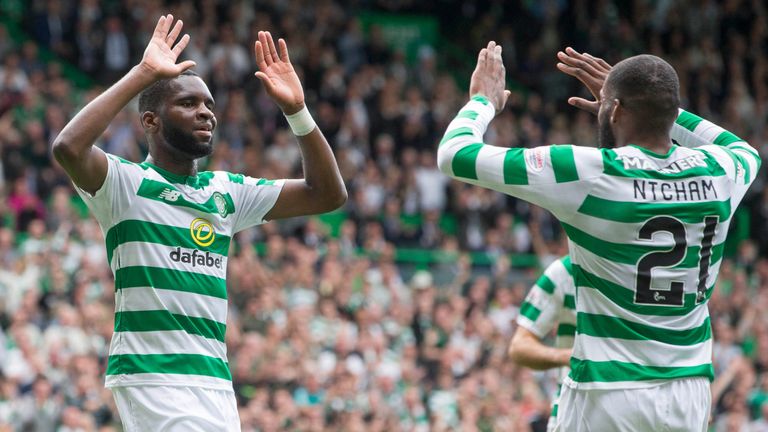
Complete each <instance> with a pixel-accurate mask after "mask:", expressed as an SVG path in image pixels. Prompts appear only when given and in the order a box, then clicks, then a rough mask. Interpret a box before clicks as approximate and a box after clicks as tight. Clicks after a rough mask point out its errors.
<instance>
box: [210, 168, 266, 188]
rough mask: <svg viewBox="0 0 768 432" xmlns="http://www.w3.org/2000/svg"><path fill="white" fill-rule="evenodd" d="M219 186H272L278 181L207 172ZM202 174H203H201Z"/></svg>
mask: <svg viewBox="0 0 768 432" xmlns="http://www.w3.org/2000/svg"><path fill="white" fill-rule="evenodd" d="M205 173H208V175H210V176H211V177H212V178H213V179H214V180H215V181H216V182H217V183H218V184H220V185H223V186H225V187H237V186H272V185H274V184H275V183H276V180H268V179H265V178H261V177H251V176H248V175H245V174H240V173H233V172H229V171H206V172H205ZM201 174H202V173H201Z"/></svg>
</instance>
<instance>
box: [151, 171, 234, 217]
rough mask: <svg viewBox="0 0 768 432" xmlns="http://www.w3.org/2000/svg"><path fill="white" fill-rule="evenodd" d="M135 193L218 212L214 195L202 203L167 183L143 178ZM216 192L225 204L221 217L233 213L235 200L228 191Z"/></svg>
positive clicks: (174, 203) (204, 211)
mask: <svg viewBox="0 0 768 432" xmlns="http://www.w3.org/2000/svg"><path fill="white" fill-rule="evenodd" d="M136 194H137V195H138V196H141V197H144V198H149V199H151V200H155V201H159V202H162V203H165V204H168V205H172V206H178V207H186V208H191V209H194V210H197V211H199V212H202V213H210V214H217V215H218V214H219V210H218V207H216V201H215V200H214V195H211V196H210V197H209V198H208V200H207V201H206V202H204V203H202V204H201V203H196V202H192V201H188V200H187V199H186V198H184V196H183V195H182V194H181V192H179V190H178V189H177V188H176V187H175V186H173V185H171V184H169V183H163V182H159V181H155V180H151V179H147V178H145V179H143V180H142V181H141V185H140V186H139V190H138V191H137V192H136ZM218 194H219V195H220V196H221V197H223V198H224V203H225V205H226V215H225V216H223V217H226V216H227V215H230V214H232V213H234V212H235V202H234V201H233V200H232V196H230V195H229V193H224V194H221V193H218Z"/></svg>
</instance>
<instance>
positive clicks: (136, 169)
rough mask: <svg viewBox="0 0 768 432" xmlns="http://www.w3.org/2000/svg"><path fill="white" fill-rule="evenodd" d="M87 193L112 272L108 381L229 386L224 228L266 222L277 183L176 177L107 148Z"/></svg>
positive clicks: (229, 231)
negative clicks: (94, 187)
mask: <svg viewBox="0 0 768 432" xmlns="http://www.w3.org/2000/svg"><path fill="white" fill-rule="evenodd" d="M107 159H108V165H109V168H108V171H107V178H106V180H105V181H104V184H103V185H102V187H101V189H99V191H98V192H96V194H95V195H93V196H91V195H90V194H88V193H86V192H84V191H82V190H79V189H78V193H79V194H80V196H82V197H83V199H84V200H85V202H86V203H87V204H88V207H89V208H90V209H91V211H92V212H93V214H94V215H95V217H96V219H97V221H98V222H99V225H100V226H101V228H102V230H103V231H104V236H105V238H106V246H107V257H108V259H109V264H110V266H111V268H112V272H113V273H114V275H115V330H114V335H113V336H112V343H111V346H110V350H109V360H108V366H107V373H106V375H107V377H106V386H107V387H116V386H127V385H132V386H133V385H178V386H199V387H206V388H212V389H223V390H232V377H231V374H230V371H229V364H228V362H227V349H226V345H225V341H224V334H225V330H226V322H227V287H226V273H227V254H228V252H229V244H230V239H231V238H232V235H233V234H234V233H236V232H238V231H241V230H243V229H245V228H248V227H250V226H253V225H258V224H261V223H264V222H265V221H264V215H265V214H266V213H267V212H268V211H269V210H270V209H271V208H272V206H273V205H274V204H275V201H277V197H278V195H279V194H280V190H281V189H282V185H283V182H282V181H271V180H264V179H255V178H250V177H245V176H243V175H240V174H231V173H227V172H219V171H217V172H202V173H199V174H198V175H197V176H179V175H175V174H172V173H169V172H167V171H165V170H163V169H161V168H158V167H156V166H154V165H151V164H149V163H146V162H145V163H141V164H136V163H132V162H128V161H125V160H123V159H121V158H118V157H116V156H113V155H107Z"/></svg>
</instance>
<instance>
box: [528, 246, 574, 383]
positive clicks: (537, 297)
mask: <svg viewBox="0 0 768 432" xmlns="http://www.w3.org/2000/svg"><path fill="white" fill-rule="evenodd" d="M571 271H572V270H571V257H569V256H567V255H566V256H564V257H562V258H560V259H558V260H556V261H554V262H553V263H552V264H550V265H549V267H547V268H546V270H544V273H543V274H542V275H541V276H540V277H539V279H538V280H536V283H535V284H534V285H533V286H532V287H531V290H530V291H528V295H527V296H526V297H525V300H524V301H523V304H522V306H520V315H518V317H517V324H518V325H519V326H521V327H523V328H525V329H526V330H528V331H530V332H531V333H533V334H534V335H536V336H537V337H538V338H539V339H544V338H545V337H547V335H548V334H549V333H550V332H551V331H552V330H553V329H554V328H555V325H557V336H556V337H555V347H557V348H571V347H573V338H574V336H575V334H576V286H575V285H574V283H573V276H572V275H571ZM560 372H561V373H560V378H559V380H558V382H562V379H563V378H564V377H565V376H566V375H568V368H567V367H563V368H561V370H560Z"/></svg>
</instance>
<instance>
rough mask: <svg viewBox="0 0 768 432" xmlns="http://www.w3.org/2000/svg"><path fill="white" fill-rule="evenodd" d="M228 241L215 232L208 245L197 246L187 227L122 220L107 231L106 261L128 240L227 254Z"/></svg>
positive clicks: (110, 260)
mask: <svg viewBox="0 0 768 432" xmlns="http://www.w3.org/2000/svg"><path fill="white" fill-rule="evenodd" d="M229 241H230V238H229V237H228V236H225V235H223V234H219V233H216V236H215V237H214V240H213V243H211V244H210V245H209V246H199V245H198V244H196V243H195V242H194V241H193V240H192V235H191V233H190V229H189V228H179V227H174V226H170V225H163V224H157V223H152V222H144V221H139V220H124V221H122V222H120V223H118V224H116V225H114V226H113V227H112V228H110V229H109V231H107V235H106V244H107V262H110V263H111V262H112V254H113V253H114V252H115V248H117V247H118V246H120V245H121V244H123V243H128V242H145V243H155V244H161V245H165V246H174V247H175V246H178V247H181V248H187V249H198V250H201V251H203V252H206V251H209V252H211V253H216V254H219V255H223V256H227V254H228V253H229Z"/></svg>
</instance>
